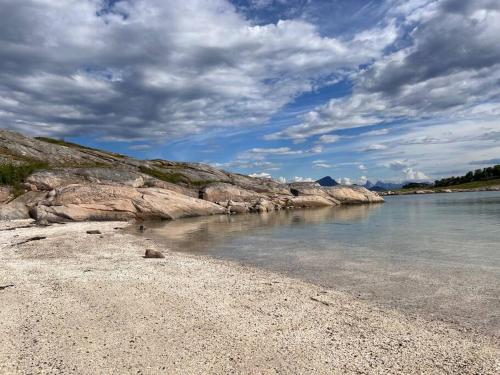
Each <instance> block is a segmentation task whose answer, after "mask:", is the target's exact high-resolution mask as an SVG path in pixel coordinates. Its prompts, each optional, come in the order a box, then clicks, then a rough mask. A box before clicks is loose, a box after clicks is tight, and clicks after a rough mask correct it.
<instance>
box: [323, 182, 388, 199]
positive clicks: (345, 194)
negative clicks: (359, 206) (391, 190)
mask: <svg viewBox="0 0 500 375" xmlns="http://www.w3.org/2000/svg"><path fill="white" fill-rule="evenodd" d="M323 189H325V191H326V192H327V193H328V195H329V196H330V197H332V198H334V199H336V200H337V201H339V202H340V203H342V204H355V203H382V202H384V198H382V197H381V196H380V195H378V194H377V193H376V192H374V191H370V190H368V189H366V188H364V187H361V186H342V185H337V186H333V187H329V188H323Z"/></svg>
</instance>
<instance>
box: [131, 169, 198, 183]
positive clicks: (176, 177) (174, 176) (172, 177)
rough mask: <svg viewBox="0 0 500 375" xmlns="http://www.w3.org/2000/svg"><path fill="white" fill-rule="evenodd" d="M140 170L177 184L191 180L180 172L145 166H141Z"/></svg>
mask: <svg viewBox="0 0 500 375" xmlns="http://www.w3.org/2000/svg"><path fill="white" fill-rule="evenodd" d="M139 170H140V171H141V172H142V173H144V174H147V175H149V176H151V177H154V178H157V179H158V180H162V181H166V182H171V183H173V184H177V183H179V182H186V183H187V182H189V181H188V180H187V178H186V177H185V176H183V175H182V174H180V173H167V172H163V171H160V170H158V169H154V168H148V167H144V166H140V167H139Z"/></svg>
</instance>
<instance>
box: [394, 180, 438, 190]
mask: <svg viewBox="0 0 500 375" xmlns="http://www.w3.org/2000/svg"><path fill="white" fill-rule="evenodd" d="M431 187H432V184H430V183H425V182H410V183H407V184H406V185H403V187H402V188H401V189H403V190H404V189H429V188H431Z"/></svg>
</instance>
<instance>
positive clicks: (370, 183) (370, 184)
mask: <svg viewBox="0 0 500 375" xmlns="http://www.w3.org/2000/svg"><path fill="white" fill-rule="evenodd" d="M363 186H364V187H365V188H367V189H368V190H370V189H371V188H372V187H373V186H374V185H373V182H371V181H370V180H368V181H366V182H365V184H364V185H363Z"/></svg>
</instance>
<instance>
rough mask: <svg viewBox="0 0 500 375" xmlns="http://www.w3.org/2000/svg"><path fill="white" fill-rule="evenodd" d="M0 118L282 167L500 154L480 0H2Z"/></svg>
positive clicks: (168, 152) (280, 172) (389, 167)
mask: <svg viewBox="0 0 500 375" xmlns="http://www.w3.org/2000/svg"><path fill="white" fill-rule="evenodd" d="M1 7H2V13H3V14H4V17H3V22H2V24H1V25H0V47H1V48H0V126H1V127H2V128H7V129H12V130H18V131H21V132H24V133H28V134H32V135H44V136H52V137H58V138H64V139H67V140H71V141H76V142H80V143H83V144H86V145H90V146H95V147H102V148H105V149H109V150H113V151H117V152H122V153H125V154H128V155H132V156H136V157H139V158H164V159H170V160H182V161H200V162H206V163H210V164H212V165H215V166H218V167H221V168H224V169H227V170H230V171H235V172H240V173H245V174H253V175H259V176H269V177H273V178H284V179H286V180H306V179H317V178H320V177H322V176H325V175H330V176H332V177H334V178H336V179H339V180H342V181H343V182H345V183H363V182H364V181H366V180H367V179H370V180H387V181H389V180H391V181H403V180H427V179H436V178H440V177H443V176H448V175H453V174H461V173H464V172H466V171H468V170H471V169H476V168H480V167H484V166H487V165H490V164H492V163H494V162H495V161H497V160H498V159H499V157H500V145H499V141H500V120H499V119H500V116H499V115H500V44H499V43H498V35H500V3H499V2H498V1H496V0H476V1H473V2H472V1H463V0H407V1H403V0H379V1H362V0H350V1H347V0H340V1H321V0H316V1H314V0H291V1H286V0H234V1H232V2H230V1H227V0H184V1H182V2H179V1H173V0H172V1H169V0H121V1H116V0H112V1H111V0H106V1H103V0H80V1H76V0H75V1H71V0H69V1H65V2H54V1H49V0H37V1H35V0H21V1H19V0H16V1H14V0H4V1H3V2H2V5H1Z"/></svg>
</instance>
